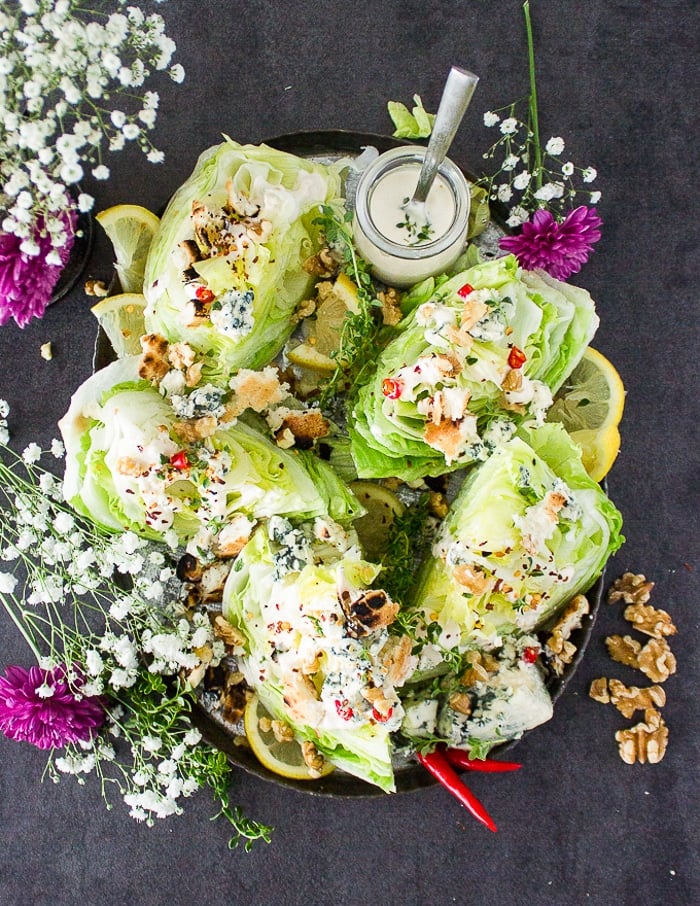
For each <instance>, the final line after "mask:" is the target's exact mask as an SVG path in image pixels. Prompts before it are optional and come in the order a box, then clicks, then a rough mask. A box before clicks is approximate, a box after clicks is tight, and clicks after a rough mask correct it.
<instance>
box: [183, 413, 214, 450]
mask: <svg viewBox="0 0 700 906" xmlns="http://www.w3.org/2000/svg"><path fill="white" fill-rule="evenodd" d="M218 425H219V423H218V422H217V420H216V416H214V415H203V416H202V417H201V418H189V419H187V420H186V421H184V422H175V423H174V424H173V431H174V432H175V433H176V434H177V436H178V437H179V438H180V439H181V440H184V441H185V442H187V443H193V442H194V441H197V440H203V439H204V438H205V437H211V436H212V434H215V433H216V429H217V427H218Z"/></svg>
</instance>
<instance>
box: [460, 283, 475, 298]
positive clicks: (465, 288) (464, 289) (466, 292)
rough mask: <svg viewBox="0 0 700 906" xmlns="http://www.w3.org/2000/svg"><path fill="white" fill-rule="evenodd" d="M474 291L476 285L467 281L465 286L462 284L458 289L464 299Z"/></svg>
mask: <svg viewBox="0 0 700 906" xmlns="http://www.w3.org/2000/svg"><path fill="white" fill-rule="evenodd" d="M473 292H474V287H473V286H472V285H471V283H465V284H464V286H460V288H459V289H458V290H457V295H458V296H461V297H462V298H463V299H466V298H467V296H468V295H469V294H470V293H473Z"/></svg>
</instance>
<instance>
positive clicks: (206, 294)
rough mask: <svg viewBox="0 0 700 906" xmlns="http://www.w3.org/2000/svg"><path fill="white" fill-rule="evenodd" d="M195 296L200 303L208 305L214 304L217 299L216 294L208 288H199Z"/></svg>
mask: <svg viewBox="0 0 700 906" xmlns="http://www.w3.org/2000/svg"><path fill="white" fill-rule="evenodd" d="M194 294H195V296H196V297H197V299H198V301H199V302H204V304H205V305H207V304H208V303H209V302H213V301H214V299H215V298H216V297H215V296H214V293H213V292H212V291H211V290H210V289H209V287H208V286H198V287H197V289H196V290H195V291H194Z"/></svg>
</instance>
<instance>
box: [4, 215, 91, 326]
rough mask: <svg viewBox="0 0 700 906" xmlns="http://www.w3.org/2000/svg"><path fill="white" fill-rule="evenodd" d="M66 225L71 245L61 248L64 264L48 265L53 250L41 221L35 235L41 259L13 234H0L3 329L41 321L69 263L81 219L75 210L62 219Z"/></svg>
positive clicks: (61, 257)
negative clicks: (37, 320)
mask: <svg viewBox="0 0 700 906" xmlns="http://www.w3.org/2000/svg"><path fill="white" fill-rule="evenodd" d="M58 217H59V219H60V220H62V221H63V224H64V228H65V231H66V235H67V237H68V238H67V241H66V242H65V244H64V245H63V246H61V247H60V248H57V249H56V251H57V252H58V255H59V258H60V259H61V264H47V262H46V256H47V255H48V254H49V252H50V251H51V250H52V248H53V246H52V243H51V237H50V236H49V235H48V232H47V231H46V230H45V229H44V221H43V219H42V218H41V217H40V218H39V220H38V222H37V226H36V230H35V233H34V240H35V242H36V244H37V245H38V246H39V253H38V254H37V255H27V254H26V252H23V251H22V250H21V249H20V243H21V240H20V239H19V238H18V237H17V236H14V235H13V234H11V233H0V326H1V325H3V324H6V323H7V322H8V321H9V320H10V318H14V319H15V321H16V322H17V324H18V325H19V327H26V326H27V324H28V323H29V321H30V320H31V319H32V318H40V317H41V316H42V315H43V314H44V312H45V311H46V306H47V305H48V304H49V302H50V301H51V294H52V292H53V288H54V286H55V285H56V283H57V282H58V278H59V277H60V276H61V271H62V270H63V268H64V267H65V265H66V263H67V262H68V258H69V256H70V252H71V249H72V248H73V243H74V242H75V227H76V224H77V222H78V215H77V214H76V212H75V210H74V209H70V210H67V211H63V212H62V213H61V214H59V215H58Z"/></svg>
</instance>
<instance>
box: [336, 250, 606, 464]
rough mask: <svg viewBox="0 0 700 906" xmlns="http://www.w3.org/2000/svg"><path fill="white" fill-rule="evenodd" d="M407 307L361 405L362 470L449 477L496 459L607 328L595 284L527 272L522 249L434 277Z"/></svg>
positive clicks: (356, 447) (357, 421) (357, 438)
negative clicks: (517, 358) (590, 288)
mask: <svg viewBox="0 0 700 906" xmlns="http://www.w3.org/2000/svg"><path fill="white" fill-rule="evenodd" d="M403 305H404V306H405V310H406V311H407V315H406V317H405V318H404V319H403V321H402V322H401V324H400V326H399V333H398V335H397V336H396V337H395V338H394V339H393V340H392V341H391V342H390V343H389V344H388V345H387V347H386V348H385V349H384V351H383V352H382V354H381V355H380V356H379V358H378V363H377V368H376V371H375V372H374V374H373V375H371V376H370V377H369V379H367V380H366V382H365V383H364V384H363V386H362V387H361V388H360V389H359V392H358V394H357V400H356V403H355V405H354V406H353V407H352V409H351V411H350V413H349V433H350V437H351V441H352V452H353V457H354V459H355V462H356V465H357V471H358V474H359V476H360V477H361V478H383V477H388V476H392V475H397V476H400V477H402V478H404V479H407V480H409V479H415V478H420V477H424V476H427V475H433V476H434V475H440V474H443V473H444V472H446V471H453V470H455V469H458V468H461V467H463V466H465V465H470V464H472V463H474V462H480V461H483V460H485V459H486V458H487V457H488V456H489V455H490V454H491V453H492V452H493V450H494V449H496V448H497V447H498V446H499V445H500V444H501V443H503V442H505V441H506V440H508V439H509V438H510V437H511V436H512V434H513V433H514V431H515V429H516V427H517V425H518V424H522V423H526V422H530V423H534V424H541V423H542V422H543V421H544V417H545V414H546V410H547V409H548V408H549V406H550V405H551V402H552V394H553V393H554V392H555V391H556V390H557V389H558V388H559V387H560V386H561V384H562V383H563V381H564V380H565V378H566V377H567V376H568V374H570V372H571V371H572V370H573V369H574V368H575V367H576V365H577V364H578V362H579V361H580V359H581V356H582V355H583V352H584V350H585V348H586V346H587V345H588V343H589V342H590V340H591V339H592V337H593V335H594V333H595V330H596V328H597V325H598V317H597V315H596V313H595V307H594V303H593V301H592V299H591V297H590V296H589V295H588V293H587V292H586V291H585V290H582V289H577V288H575V287H571V286H569V285H567V284H563V283H560V282H559V281H556V280H553V279H552V278H550V277H546V276H545V275H540V274H538V273H527V272H523V271H522V270H521V269H520V268H519V267H518V265H517V261H516V259H515V258H514V257H513V256H511V255H509V256H505V257H503V258H499V259H496V260H492V261H486V262H483V263H480V264H477V265H475V266H473V267H471V268H469V269H467V270H465V271H462V272H461V273H458V274H456V275H455V276H453V277H449V278H445V277H440V278H437V279H433V278H431V279H430V280H427V281H424V282H423V283H421V284H420V285H418V286H416V287H414V288H413V289H412V290H411V291H410V292H409V293H408V294H407V296H406V298H405V299H404V301H403ZM474 312H476V314H474ZM470 319H471V320H470ZM512 350H515V352H516V353H521V354H522V356H523V357H524V358H523V361H522V363H520V364H516V365H513V364H512V361H511V352H512ZM511 378H515V379H516V383H515V384H514V385H513V386H510V385H509V384H508V380H509V379H511ZM387 379H388V381H389V383H391V382H395V383H396V385H397V387H398V391H397V392H396V393H392V392H391V388H390V392H389V393H387V392H386V387H387V384H386V381H387ZM518 381H519V384H518Z"/></svg>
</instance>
